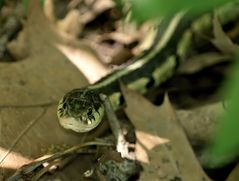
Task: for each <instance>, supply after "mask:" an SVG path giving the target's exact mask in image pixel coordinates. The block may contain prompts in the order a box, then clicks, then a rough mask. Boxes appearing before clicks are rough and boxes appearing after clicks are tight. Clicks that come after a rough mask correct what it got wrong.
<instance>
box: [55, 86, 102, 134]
mask: <svg viewBox="0 0 239 181" xmlns="http://www.w3.org/2000/svg"><path fill="white" fill-rule="evenodd" d="M57 116H58V119H59V122H60V125H61V126H62V127H64V128H66V129H71V130H73V131H75V132H81V133H83V132H88V131H90V130H92V129H94V128H95V127H97V126H98V125H99V123H100V122H101V120H102V118H103V116H104V106H103V102H102V100H101V99H100V97H99V94H97V93H95V92H94V91H93V90H89V89H74V90H72V91H70V92H68V93H67V94H66V95H65V96H64V97H63V98H62V99H61V100H60V101H59V104H58V108H57Z"/></svg>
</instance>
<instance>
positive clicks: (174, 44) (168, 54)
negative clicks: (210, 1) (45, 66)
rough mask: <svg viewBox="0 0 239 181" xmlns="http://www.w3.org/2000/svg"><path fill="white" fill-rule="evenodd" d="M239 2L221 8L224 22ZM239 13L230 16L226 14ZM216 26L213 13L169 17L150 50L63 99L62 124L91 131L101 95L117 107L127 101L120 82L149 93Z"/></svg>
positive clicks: (98, 117) (97, 119) (99, 116)
mask: <svg viewBox="0 0 239 181" xmlns="http://www.w3.org/2000/svg"><path fill="white" fill-rule="evenodd" d="M238 8H239V6H238V3H231V4H229V5H227V6H226V7H225V6H224V7H223V8H221V9H220V8H219V9H218V10H217V16H218V18H219V19H220V22H221V24H223V23H227V22H228V21H230V20H233V19H235V17H238V15H239V9H238ZM228 12H230V13H232V12H235V13H233V15H231V16H230V17H228V16H227V18H225V15H226V14H227V13H228ZM211 26H212V13H206V14H204V15H203V16H201V17H199V18H198V17H197V18H195V17H193V16H192V15H189V14H188V13H185V12H180V13H178V14H176V15H175V16H172V17H168V18H165V19H163V20H162V21H161V23H160V25H159V27H158V33H157V36H156V37H155V41H154V42H153V43H152V46H151V47H150V49H149V50H147V51H145V52H143V53H142V55H140V56H138V57H136V58H135V59H134V61H133V62H134V63H132V64H131V65H129V66H128V67H126V68H123V69H120V70H117V71H115V72H113V73H111V74H109V75H107V76H106V77H104V78H103V79H101V80H100V81H98V82H96V83H95V84H93V85H89V86H87V87H85V88H80V89H74V90H72V91H70V92H68V93H67V94H65V96H64V97H63V98H62V99H61V100H60V102H59V105H58V110H57V115H58V118H59V121H60V124H61V125H62V126H63V127H64V128H66V129H71V130H73V131H76V132H87V131H90V130H92V129H94V128H95V127H97V126H98V124H99V123H100V122H101V120H102V118H103V116H104V106H103V102H102V100H101V99H100V96H99V94H100V93H103V94H105V95H107V96H108V97H109V99H110V102H111V104H112V106H113V108H114V110H117V109H119V108H120V106H121V105H122V104H123V103H124V98H123V95H122V93H121V91H120V81H121V82H123V83H124V84H125V85H126V86H127V87H129V88H131V89H134V90H136V91H138V92H139V93H141V94H145V93H146V92H147V91H148V90H149V89H152V88H154V87H157V86H159V85H160V84H161V83H163V82H165V81H166V80H167V79H168V78H169V77H171V76H172V75H173V74H174V72H175V69H176V68H177V67H178V65H179V64H180V63H181V62H183V61H184V60H185V59H186V58H187V56H188V54H189V53H190V50H192V48H191V46H192V41H193V36H195V34H198V33H202V32H204V31H207V30H208V29H209V28H210V27H211Z"/></svg>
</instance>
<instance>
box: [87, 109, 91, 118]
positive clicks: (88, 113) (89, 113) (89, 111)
mask: <svg viewBox="0 0 239 181" xmlns="http://www.w3.org/2000/svg"><path fill="white" fill-rule="evenodd" d="M91 114H92V109H91V108H90V109H89V110H88V112H87V115H88V116H90V115H91Z"/></svg>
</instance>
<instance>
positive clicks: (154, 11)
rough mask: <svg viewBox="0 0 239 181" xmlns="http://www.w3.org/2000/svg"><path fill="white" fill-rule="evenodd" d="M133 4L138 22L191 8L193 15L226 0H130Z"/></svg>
mask: <svg viewBox="0 0 239 181" xmlns="http://www.w3.org/2000/svg"><path fill="white" fill-rule="evenodd" d="M130 2H131V4H132V11H133V17H134V18H136V20H138V21H145V20H147V19H151V18H157V17H160V16H164V15H171V14H174V13H175V12H178V11H180V10H182V9H187V8H190V10H191V11H192V12H193V13H197V12H200V11H203V10H208V9H211V8H213V7H216V6H218V5H220V4H222V3H225V2H228V1H226V0H207V1H194V0H168V1H165V0H130Z"/></svg>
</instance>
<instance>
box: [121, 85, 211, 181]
mask: <svg viewBox="0 0 239 181" xmlns="http://www.w3.org/2000/svg"><path fill="white" fill-rule="evenodd" d="M122 90H123V93H124V96H125V99H126V103H127V108H126V110H125V111H126V113H127V115H128V117H129V119H130V120H131V121H132V123H133V124H134V126H135V128H136V135H137V145H136V154H137V156H136V157H138V158H141V157H139V155H140V156H142V155H141V154H143V155H144V156H145V157H144V160H142V161H147V159H148V161H149V163H147V164H146V163H142V164H143V167H144V172H143V173H142V174H141V177H140V180H161V181H162V180H164V181H171V180H173V179H181V180H183V181H202V180H204V181H206V180H207V181H209V180H210V179H209V178H208V177H207V175H206V174H205V173H204V172H203V170H202V168H201V167H200V165H199V163H198V160H197V158H196V157H195V155H194V153H193V151H192V148H191V146H190V144H189V142H188V140H187V138H186V136H185V134H184V132H183V130H182V128H181V126H180V125H179V124H178V121H177V118H176V116H175V113H174V110H173V108H172V107H171V105H170V103H169V100H168V98H167V97H165V101H164V103H163V105H162V106H160V107H156V106H154V105H152V104H151V103H150V102H149V101H147V100H146V99H144V98H143V97H142V96H140V95H139V94H137V93H135V92H133V91H130V90H126V89H125V88H123V87H122Z"/></svg>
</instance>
